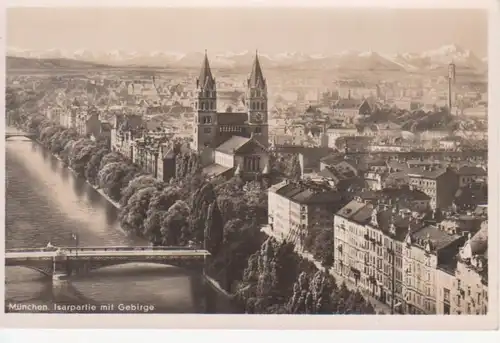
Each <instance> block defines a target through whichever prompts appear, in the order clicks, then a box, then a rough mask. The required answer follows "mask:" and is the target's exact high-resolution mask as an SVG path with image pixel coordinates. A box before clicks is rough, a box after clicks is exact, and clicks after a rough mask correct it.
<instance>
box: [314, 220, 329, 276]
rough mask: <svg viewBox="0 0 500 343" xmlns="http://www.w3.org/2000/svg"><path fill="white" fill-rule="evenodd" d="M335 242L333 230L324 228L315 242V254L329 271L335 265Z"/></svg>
mask: <svg viewBox="0 0 500 343" xmlns="http://www.w3.org/2000/svg"><path fill="white" fill-rule="evenodd" d="M334 249H335V240H334V237H333V230H332V229H331V228H322V229H320V230H319V233H318V235H317V236H316V238H315V240H314V245H313V251H312V252H313V254H314V257H315V258H316V259H317V260H319V261H320V262H321V264H322V265H323V267H325V268H327V269H329V268H331V267H332V265H333V253H334Z"/></svg>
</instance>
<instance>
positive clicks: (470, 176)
mask: <svg viewBox="0 0 500 343" xmlns="http://www.w3.org/2000/svg"><path fill="white" fill-rule="evenodd" d="M457 174H458V186H459V187H464V186H468V185H470V184H472V183H474V182H478V181H486V180H487V179H488V172H487V171H486V170H484V169H483V168H480V167H472V166H464V167H462V168H460V169H459V170H458V172H457Z"/></svg>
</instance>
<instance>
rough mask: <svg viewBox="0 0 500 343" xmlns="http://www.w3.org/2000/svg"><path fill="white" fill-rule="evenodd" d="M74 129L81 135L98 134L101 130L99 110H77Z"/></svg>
mask: <svg viewBox="0 0 500 343" xmlns="http://www.w3.org/2000/svg"><path fill="white" fill-rule="evenodd" d="M75 129H76V131H77V132H78V133H79V134H80V135H82V136H88V135H93V136H94V137H96V136H98V135H99V133H100V132H101V122H100V120H99V111H98V110H97V109H89V110H82V111H79V112H78V113H77V115H76V118H75Z"/></svg>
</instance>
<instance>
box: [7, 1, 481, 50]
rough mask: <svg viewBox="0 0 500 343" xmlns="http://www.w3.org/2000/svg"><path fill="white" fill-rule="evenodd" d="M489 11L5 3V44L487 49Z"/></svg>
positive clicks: (100, 47)
mask: <svg viewBox="0 0 500 343" xmlns="http://www.w3.org/2000/svg"><path fill="white" fill-rule="evenodd" d="M487 18H488V15H487V12H486V11H485V10H473V9H366V8H364V9H359V8H358V9H352V8H351V9H339V8H323V9H321V8H319V9H318V8H301V9H297V8H295V9H293V8H274V9H270V8H261V9H259V8H191V9H188V8H184V9H182V8H116V7H115V8H79V9H75V8H60V7H59V8H9V9H8V10H7V46H9V47H17V48H23V49H30V50H46V49H65V50H70V51H71V50H77V49H88V50H90V51H109V50H115V49H116V50H125V51H136V52H151V51H171V52H174V51H176V52H192V51H204V50H205V49H208V50H209V51H213V52H225V51H234V52H239V51H245V50H250V51H253V50H256V49H258V50H259V51H261V52H263V53H280V52H303V53H311V54H312V53H323V54H328V53H335V52H341V51H345V50H359V51H366V50H373V51H377V52H380V53H397V52H421V51H425V50H430V49H435V48H438V47H440V46H442V45H446V44H452V43H454V44H457V45H459V46H461V47H463V48H466V49H471V50H472V51H473V52H474V53H475V54H476V55H478V56H486V55H487V28H488V23H487Z"/></svg>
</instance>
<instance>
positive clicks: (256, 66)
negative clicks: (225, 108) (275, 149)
mask: <svg viewBox="0 0 500 343" xmlns="http://www.w3.org/2000/svg"><path fill="white" fill-rule="evenodd" d="M247 87H248V88H247V96H246V98H247V108H248V127H249V131H250V134H253V136H254V137H255V139H256V140H258V141H259V142H260V143H262V144H263V145H264V146H265V147H267V146H268V145H269V141H268V140H269V138H268V137H269V133H268V122H267V85H266V80H265V79H264V76H263V74H262V69H261V67H260V62H259V56H258V54H257V52H256V53H255V60H254V62H253V66H252V72H251V74H250V78H249V79H248V81H247Z"/></svg>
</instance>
